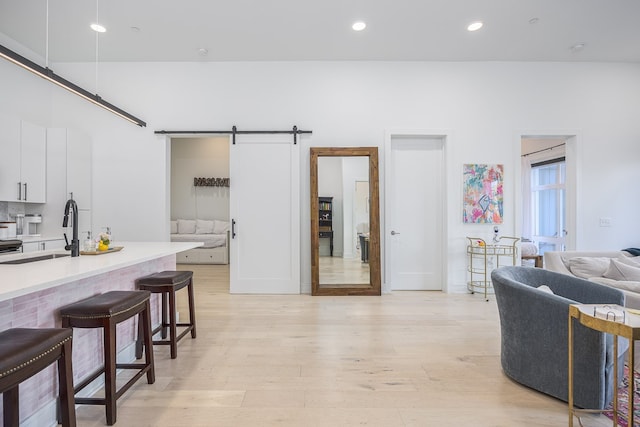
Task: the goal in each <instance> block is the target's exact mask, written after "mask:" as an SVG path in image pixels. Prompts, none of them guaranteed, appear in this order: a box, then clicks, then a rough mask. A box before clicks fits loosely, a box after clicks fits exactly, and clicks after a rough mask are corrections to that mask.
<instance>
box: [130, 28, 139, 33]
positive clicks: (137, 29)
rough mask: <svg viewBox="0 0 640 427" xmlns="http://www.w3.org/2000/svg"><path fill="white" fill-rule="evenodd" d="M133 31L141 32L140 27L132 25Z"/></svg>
mask: <svg viewBox="0 0 640 427" xmlns="http://www.w3.org/2000/svg"><path fill="white" fill-rule="evenodd" d="M131 31H133V32H134V33H139V32H140V27H131Z"/></svg>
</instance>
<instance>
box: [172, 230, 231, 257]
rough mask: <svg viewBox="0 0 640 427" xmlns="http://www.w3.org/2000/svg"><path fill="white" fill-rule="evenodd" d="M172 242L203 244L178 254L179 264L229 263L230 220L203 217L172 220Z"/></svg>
mask: <svg viewBox="0 0 640 427" xmlns="http://www.w3.org/2000/svg"><path fill="white" fill-rule="evenodd" d="M171 241H172V242H202V243H203V245H202V246H200V247H198V248H195V249H190V250H188V251H184V252H180V253H178V254H177V255H176V262H177V263H178V264H229V222H228V221H219V220H202V219H177V220H173V221H171Z"/></svg>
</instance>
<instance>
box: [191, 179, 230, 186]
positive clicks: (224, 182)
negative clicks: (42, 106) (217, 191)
mask: <svg viewBox="0 0 640 427" xmlns="http://www.w3.org/2000/svg"><path fill="white" fill-rule="evenodd" d="M193 186H194V187H228V186H229V178H193Z"/></svg>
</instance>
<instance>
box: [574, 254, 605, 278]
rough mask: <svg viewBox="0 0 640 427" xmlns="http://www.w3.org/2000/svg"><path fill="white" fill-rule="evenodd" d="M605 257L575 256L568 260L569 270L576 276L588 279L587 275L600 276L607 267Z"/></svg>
mask: <svg viewBox="0 0 640 427" xmlns="http://www.w3.org/2000/svg"><path fill="white" fill-rule="evenodd" d="M610 260H611V258H607V257H582V256H579V257H575V258H571V259H570V260H569V271H571V273H573V275H574V276H576V277H581V278H583V279H588V278H589V277H602V276H603V275H604V272H605V271H607V268H609V261H610Z"/></svg>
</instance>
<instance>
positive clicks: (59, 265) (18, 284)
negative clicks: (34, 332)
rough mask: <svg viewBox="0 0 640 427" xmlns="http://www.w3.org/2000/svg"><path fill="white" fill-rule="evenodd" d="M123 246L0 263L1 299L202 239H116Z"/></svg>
mask: <svg viewBox="0 0 640 427" xmlns="http://www.w3.org/2000/svg"><path fill="white" fill-rule="evenodd" d="M117 246H122V247H123V249H122V250H121V251H119V252H113V253H107V254H102V255H80V256H79V257H70V256H68V257H62V258H56V259H50V260H43V261H36V262H30V263H25V264H0V277H2V281H1V283H0V301H5V300H8V299H11V298H15V297H18V296H22V295H26V294H29V293H32V292H37V291H40V290H44V289H49V288H52V287H55V286H59V285H62V284H64V283H68V282H72V281H75V280H80V279H84V278H87V277H91V276H96V275H98V274H103V273H106V272H109V271H113V270H117V269H120V268H124V267H128V266H131V265H134V264H139V263H141V262H145V261H150V260H153V259H157V258H161V257H164V256H168V255H173V254H176V253H178V252H182V251H186V250H188V249H193V248H196V247H198V246H202V243H201V242H118V244H117ZM52 253H69V251H61V250H50V251H39V252H30V253H26V254H19V255H4V256H2V257H0V262H4V261H10V260H14V259H22V258H33V257H37V256H41V255H47V254H52Z"/></svg>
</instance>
